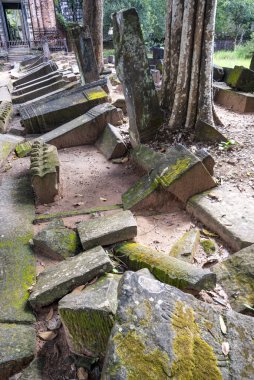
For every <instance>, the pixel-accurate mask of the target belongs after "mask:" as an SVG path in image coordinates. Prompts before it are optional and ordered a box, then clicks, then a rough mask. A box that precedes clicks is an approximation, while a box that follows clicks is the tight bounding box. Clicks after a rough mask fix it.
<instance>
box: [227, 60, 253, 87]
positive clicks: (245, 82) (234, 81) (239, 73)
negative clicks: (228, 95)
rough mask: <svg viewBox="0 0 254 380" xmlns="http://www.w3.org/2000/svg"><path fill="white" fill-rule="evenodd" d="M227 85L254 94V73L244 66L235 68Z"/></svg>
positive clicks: (229, 76)
mask: <svg viewBox="0 0 254 380" xmlns="http://www.w3.org/2000/svg"><path fill="white" fill-rule="evenodd" d="M226 83H227V84H228V85H229V86H231V87H233V88H235V89H237V90H239V91H244V92H254V71H252V70H250V69H247V68H245V67H243V66H235V67H234V69H233V70H232V71H231V73H230V74H229V75H228V77H227V79H226Z"/></svg>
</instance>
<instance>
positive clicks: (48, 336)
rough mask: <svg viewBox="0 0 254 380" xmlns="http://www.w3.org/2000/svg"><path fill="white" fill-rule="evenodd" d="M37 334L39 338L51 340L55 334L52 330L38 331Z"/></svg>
mask: <svg viewBox="0 0 254 380" xmlns="http://www.w3.org/2000/svg"><path fill="white" fill-rule="evenodd" d="M38 335H39V338H41V339H42V340H46V341H50V340H53V339H55V337H56V336H57V334H56V333H54V332H53V331H43V332H40V333H39V334H38Z"/></svg>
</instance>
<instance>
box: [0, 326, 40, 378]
mask: <svg viewBox="0 0 254 380" xmlns="http://www.w3.org/2000/svg"><path fill="white" fill-rule="evenodd" d="M35 338H36V336H35V330H34V328H33V327H30V326H26V325H15V324H2V323H0V379H1V380H8V379H9V378H10V377H11V376H12V375H14V374H16V373H18V372H20V371H21V370H22V369H23V368H24V367H26V366H27V365H28V364H29V363H30V362H31V361H32V360H33V357H34V354H35Z"/></svg>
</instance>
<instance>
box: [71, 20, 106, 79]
mask: <svg viewBox="0 0 254 380" xmlns="http://www.w3.org/2000/svg"><path fill="white" fill-rule="evenodd" d="M69 33H70V37H71V41H72V46H73V48H74V51H75V55H76V59H77V62H78V66H79V72H80V76H81V82H82V83H90V82H93V81H95V80H98V79H99V70H98V66H97V62H96V58H95V54H94V49H93V42H92V38H91V35H90V31H89V27H88V25H85V26H84V27H80V26H75V27H73V28H71V29H70V30H69Z"/></svg>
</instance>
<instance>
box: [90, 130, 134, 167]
mask: <svg viewBox="0 0 254 380" xmlns="http://www.w3.org/2000/svg"><path fill="white" fill-rule="evenodd" d="M95 145H96V147H97V148H98V149H99V150H100V151H101V153H102V154H104V156H105V157H106V158H107V159H108V160H111V159H113V158H120V157H123V156H124V155H125V154H126V152H127V146H126V145H125V142H124V141H123V138H122V136H121V134H120V132H119V130H118V129H117V128H116V127H114V126H113V125H111V124H108V125H107V126H106V128H105V129H104V131H103V133H102V135H101V136H100V137H99V139H98V140H97V142H96V144H95Z"/></svg>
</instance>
